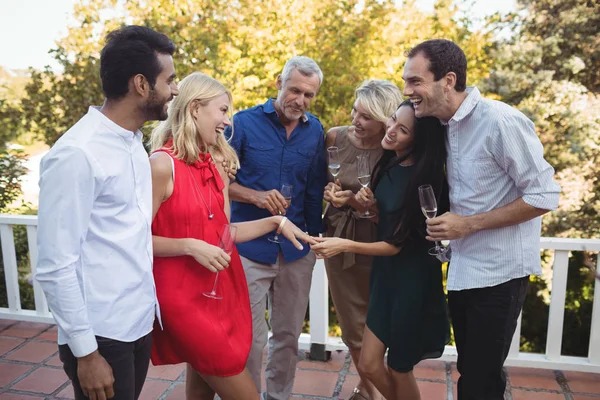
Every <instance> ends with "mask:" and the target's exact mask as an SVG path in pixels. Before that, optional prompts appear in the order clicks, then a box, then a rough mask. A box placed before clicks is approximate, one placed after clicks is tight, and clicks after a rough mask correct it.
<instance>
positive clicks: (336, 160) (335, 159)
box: [327, 146, 341, 182]
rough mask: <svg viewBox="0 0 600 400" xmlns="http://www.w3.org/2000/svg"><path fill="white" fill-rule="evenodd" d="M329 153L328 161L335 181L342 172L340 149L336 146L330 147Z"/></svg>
mask: <svg viewBox="0 0 600 400" xmlns="http://www.w3.org/2000/svg"><path fill="white" fill-rule="evenodd" d="M327 155H328V160H329V162H328V168H329V173H330V174H331V175H332V176H333V181H334V182H335V178H336V177H337V176H338V174H339V173H340V167H341V164H340V155H339V149H338V148H337V147H336V146H331V147H328V148H327Z"/></svg>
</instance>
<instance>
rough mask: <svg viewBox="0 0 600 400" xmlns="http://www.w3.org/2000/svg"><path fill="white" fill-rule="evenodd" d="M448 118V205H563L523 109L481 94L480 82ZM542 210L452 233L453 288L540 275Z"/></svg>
mask: <svg viewBox="0 0 600 400" xmlns="http://www.w3.org/2000/svg"><path fill="white" fill-rule="evenodd" d="M467 93H468V96H467V97H466V98H465V100H464V101H463V103H462V104H461V106H460V107H459V109H458V110H457V111H456V113H455V114H454V116H453V117H452V118H451V119H450V121H448V123H447V127H448V131H447V135H446V148H447V150H448V158H447V170H448V183H449V185H450V210H451V212H453V213H455V214H459V215H463V216H471V215H475V214H481V213H485V212H488V211H491V210H494V209H496V208H500V207H502V206H505V205H507V204H509V203H511V202H513V201H515V200H517V199H519V198H522V199H523V201H525V203H527V204H529V205H531V206H533V207H536V208H542V209H546V210H554V209H556V207H558V197H559V193H560V186H559V185H558V183H556V181H554V179H553V175H554V169H553V168H552V167H551V166H550V164H548V162H546V160H544V154H543V147H542V144H541V142H540V140H539V139H538V137H537V135H536V133H535V127H534V125H533V123H532V122H531V121H530V120H529V119H528V118H527V117H525V115H523V114H522V113H521V112H520V111H518V110H516V109H514V108H512V107H510V106H509V105H507V104H504V103H502V102H499V101H494V100H488V99H484V98H483V97H481V94H480V93H479V90H478V89H477V88H476V87H468V88H467ZM540 232H541V217H537V218H534V219H532V220H529V221H526V222H523V223H521V224H517V225H512V226H507V227H504V228H497V229H488V230H483V231H479V232H476V233H473V234H471V235H468V236H466V237H464V238H461V239H457V240H452V241H451V242H450V246H451V247H452V261H451V262H450V267H449V270H448V290H465V289H474V288H482V287H489V286H496V285H499V284H501V283H504V282H507V281H509V280H511V279H515V278H520V277H523V276H526V275H530V274H539V273H540V272H541V266H540Z"/></svg>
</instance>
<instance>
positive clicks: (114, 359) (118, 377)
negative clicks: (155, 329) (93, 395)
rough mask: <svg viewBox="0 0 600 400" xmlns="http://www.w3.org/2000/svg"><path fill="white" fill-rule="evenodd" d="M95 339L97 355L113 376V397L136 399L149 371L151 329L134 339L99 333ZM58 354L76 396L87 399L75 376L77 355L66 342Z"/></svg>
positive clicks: (78, 398)
mask: <svg viewBox="0 0 600 400" xmlns="http://www.w3.org/2000/svg"><path fill="white" fill-rule="evenodd" d="M96 340H97V341H98V351H99V352H100V355H101V356H102V357H104V358H105V359H106V362H108V364H109V365H110V366H111V368H112V370H113V376H114V378H115V383H114V385H113V388H114V391H115V397H113V400H137V398H138V397H139V396H140V392H141V391H142V386H144V381H145V380H146V374H147V373H148V364H149V363H150V348H151V347H152V333H149V334H147V335H146V336H143V337H141V338H139V339H138V340H136V341H135V342H119V341H118V340H113V339H107V338H104V337H100V336H96ZM58 354H59V356H60V360H61V361H62V362H63V367H64V369H65V372H66V373H67V376H68V377H69V379H71V382H72V383H73V389H74V392H75V400H83V399H87V397H86V396H85V395H84V394H83V392H82V391H81V386H80V385H79V379H78V378H77V358H75V356H74V355H73V353H72V352H71V349H70V348H69V346H68V345H66V344H65V345H60V346H58Z"/></svg>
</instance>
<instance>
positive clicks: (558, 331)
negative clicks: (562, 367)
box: [546, 250, 569, 361]
mask: <svg viewBox="0 0 600 400" xmlns="http://www.w3.org/2000/svg"><path fill="white" fill-rule="evenodd" d="M568 272H569V251H568V250H555V251H554V266H553V268H552V291H551V293H550V313H549V316H548V336H547V338H548V339H547V341H546V357H548V360H550V361H558V360H559V359H560V356H561V347H562V334H563V325H564V319H565V298H566V295H567V275H568Z"/></svg>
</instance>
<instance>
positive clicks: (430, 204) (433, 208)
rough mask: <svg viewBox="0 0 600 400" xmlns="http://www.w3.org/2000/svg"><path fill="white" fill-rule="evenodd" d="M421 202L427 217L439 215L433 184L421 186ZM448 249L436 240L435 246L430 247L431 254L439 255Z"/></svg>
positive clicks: (422, 209)
mask: <svg viewBox="0 0 600 400" xmlns="http://www.w3.org/2000/svg"><path fill="white" fill-rule="evenodd" d="M419 202H420V203H421V211H423V215H424V216H425V218H427V219H431V218H435V216H436V215H437V201H436V199H435V194H434V193H433V188H432V187H431V185H422V186H419ZM447 250H448V249H447V248H446V247H444V246H442V245H441V244H440V242H438V241H436V242H435V247H432V248H431V249H429V255H432V256H439V255H442V254H444V253H446V251H447Z"/></svg>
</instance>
